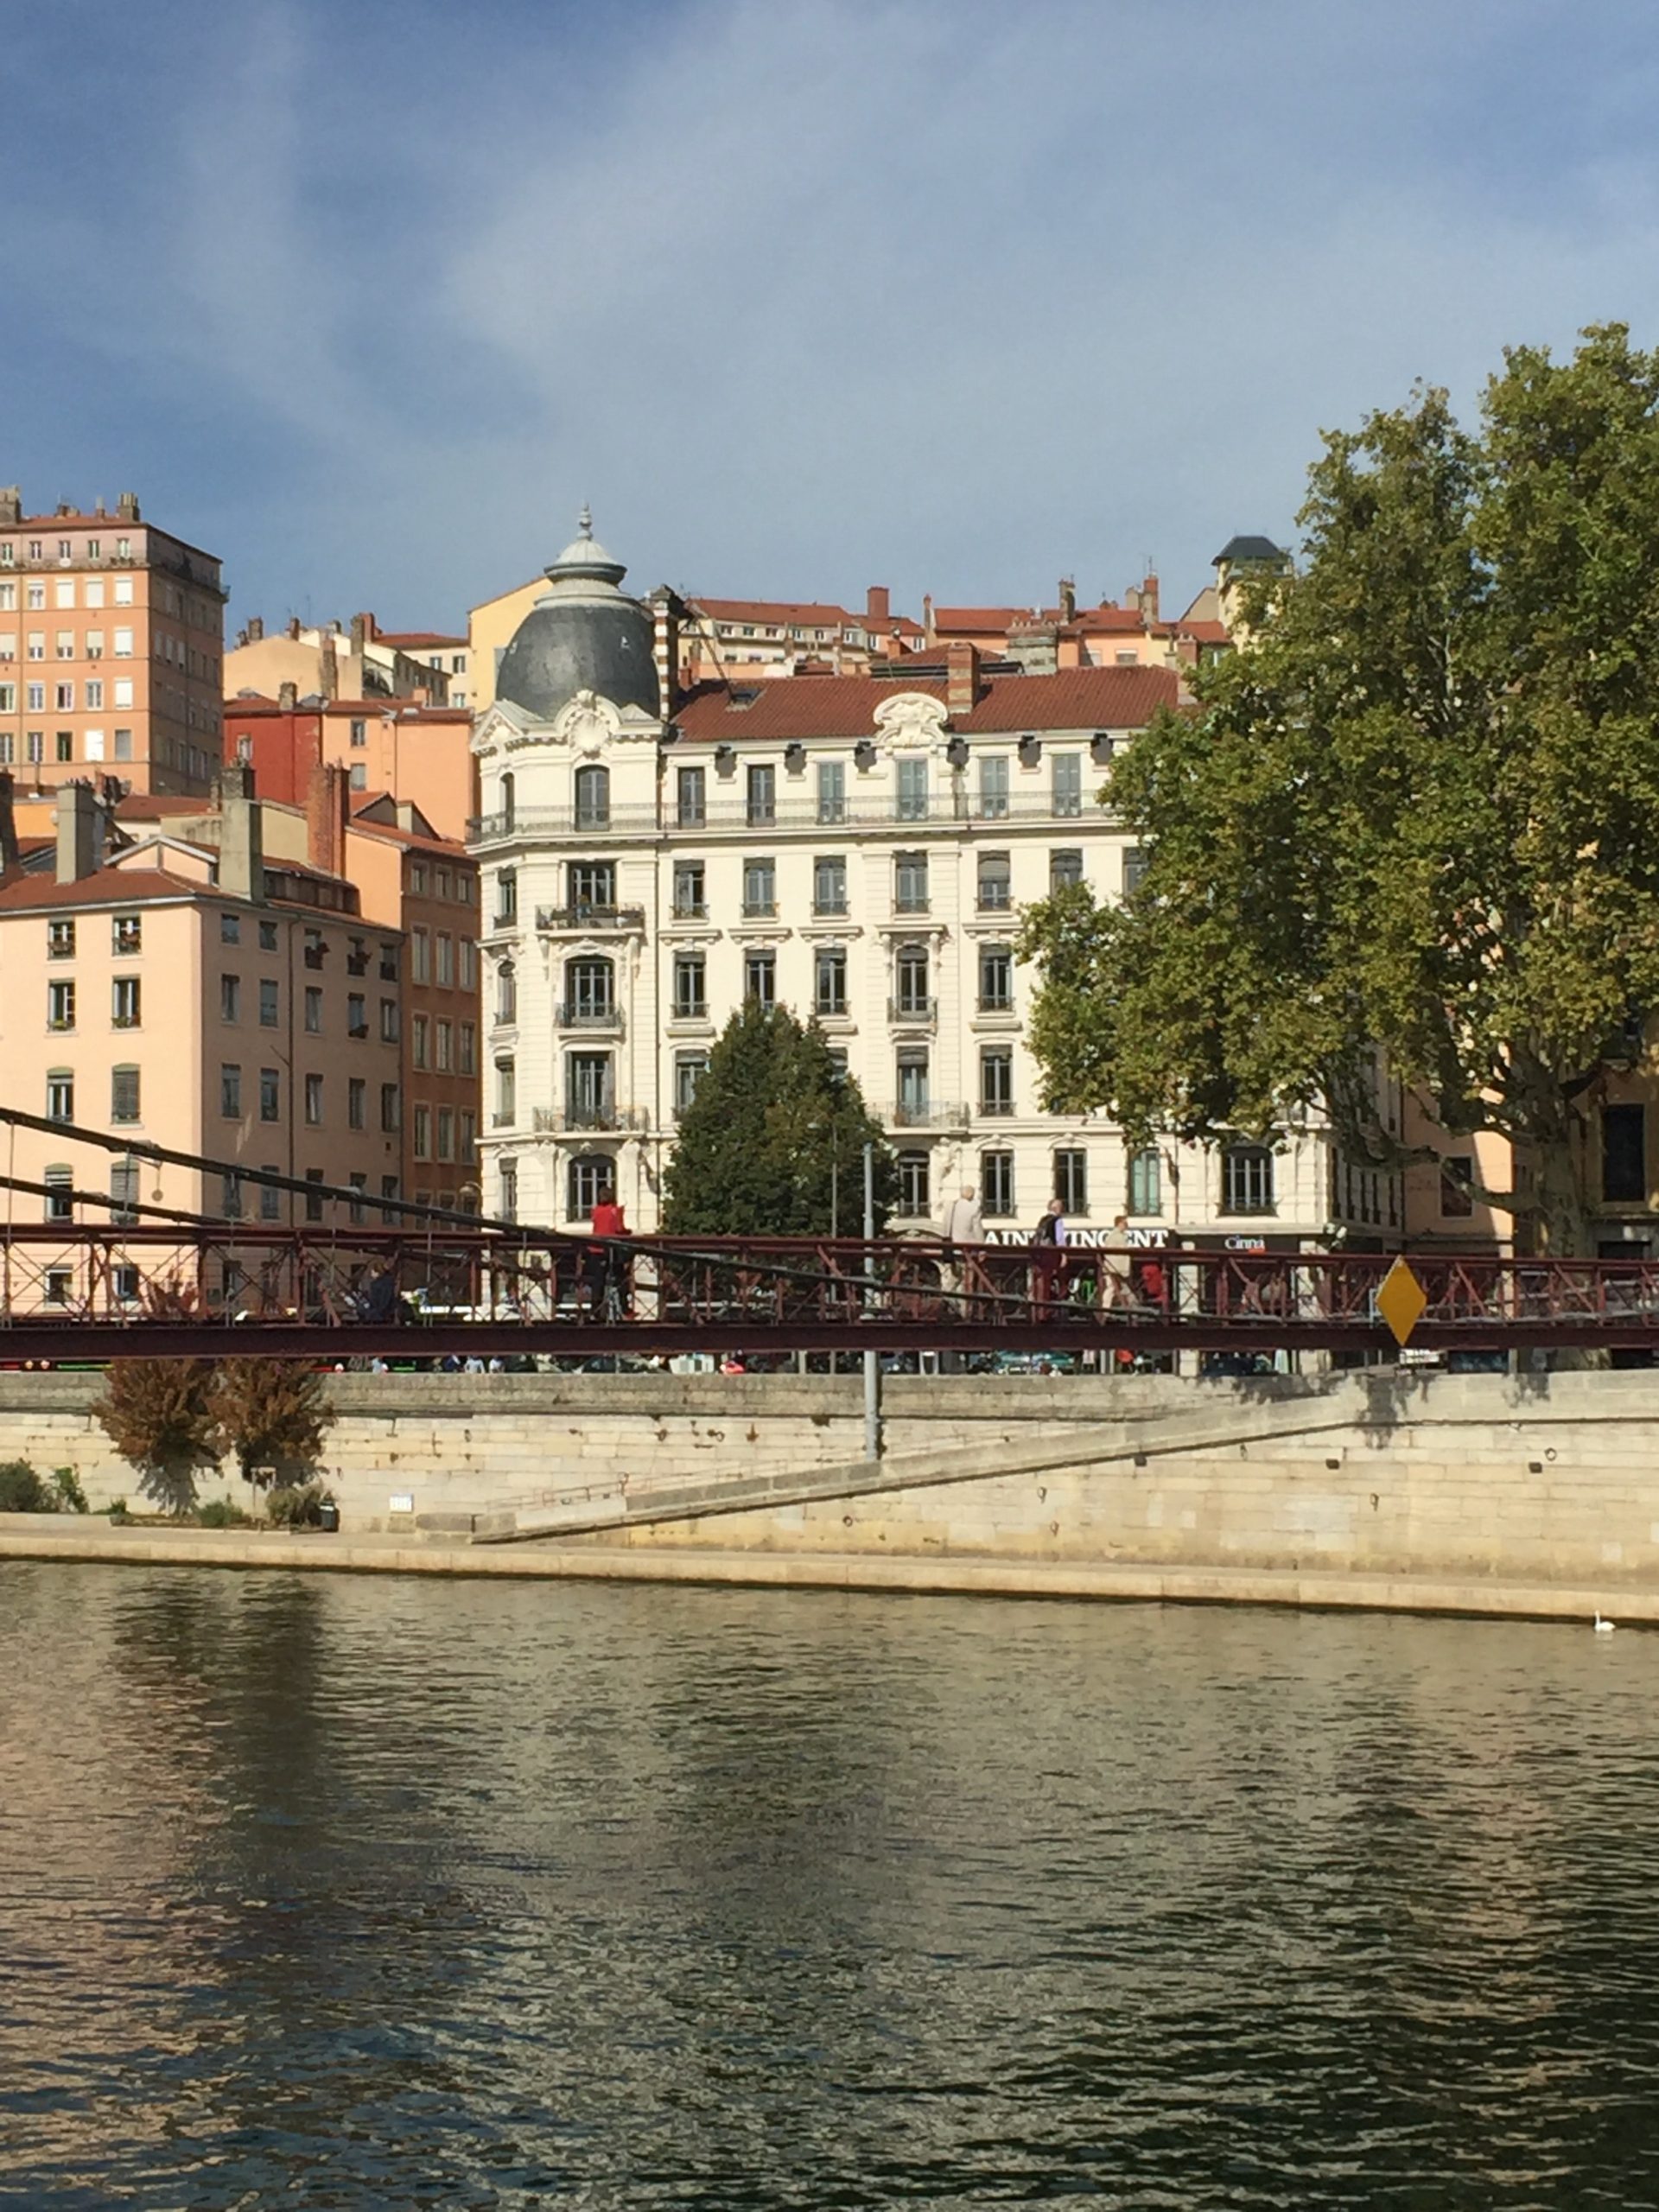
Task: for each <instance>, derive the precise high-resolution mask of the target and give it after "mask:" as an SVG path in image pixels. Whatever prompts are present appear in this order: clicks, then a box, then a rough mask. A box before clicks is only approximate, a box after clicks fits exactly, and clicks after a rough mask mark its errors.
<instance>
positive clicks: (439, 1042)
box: [432, 1021, 454, 1075]
mask: <svg viewBox="0 0 1659 2212" xmlns="http://www.w3.org/2000/svg"><path fill="white" fill-rule="evenodd" d="M453 1036H454V1024H453V1023H452V1022H448V1021H440V1022H435V1024H434V1025H433V1041H434V1044H435V1047H436V1049H435V1051H434V1052H433V1055H432V1065H433V1066H434V1067H435V1069H436V1070H437V1071H438V1073H439V1074H440V1075H448V1072H449V1066H450V1058H451V1054H450V1049H449V1040H450V1039H451V1038H452V1037H453Z"/></svg>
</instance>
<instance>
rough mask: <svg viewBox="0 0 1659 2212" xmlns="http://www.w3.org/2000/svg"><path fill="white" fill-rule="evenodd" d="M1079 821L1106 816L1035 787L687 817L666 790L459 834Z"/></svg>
mask: <svg viewBox="0 0 1659 2212" xmlns="http://www.w3.org/2000/svg"><path fill="white" fill-rule="evenodd" d="M1080 818H1092V819H1094V820H1096V821H1097V822H1098V823H1101V824H1102V825H1103V826H1105V825H1108V824H1109V823H1110V822H1111V819H1112V817H1110V816H1109V814H1107V812H1106V811H1105V810H1104V809H1103V808H1102V807H1100V806H1097V805H1096V804H1095V802H1094V800H1093V799H1092V798H1085V799H1084V802H1083V804H1081V806H1078V805H1077V804H1073V803H1072V802H1071V800H1069V799H1062V800H1061V801H1059V802H1058V803H1057V802H1056V801H1055V799H1054V798H1052V795H1051V794H1049V793H1046V792H1036V791H1033V792H1023V791H1022V792H1018V793H1015V794H1014V795H1012V796H1011V797H1009V798H1007V799H1002V798H989V799H988V798H985V797H984V796H983V795H982V794H981V793H978V792H969V791H963V792H961V793H960V794H958V793H956V792H952V791H936V792H933V793H931V795H930V796H929V798H927V799H926V800H925V801H909V800H907V801H906V802H905V804H904V805H903V807H902V808H901V807H900V806H899V804H898V803H897V802H896V801H895V800H894V798H893V793H892V791H891V789H888V790H887V791H881V790H879V789H878V790H872V791H869V792H868V793H865V792H855V793H851V794H849V797H848V799H847V801H846V804H844V805H829V806H820V805H819V804H817V802H816V801H815V800H813V799H810V798H803V799H800V800H798V801H790V800H788V799H780V800H779V803H778V804H777V805H776V806H775V807H774V808H772V810H771V811H770V812H769V813H766V814H761V813H753V812H751V810H750V809H749V808H748V806H747V804H745V803H744V800H743V799H742V798H741V796H728V795H726V794H723V793H715V795H714V796H713V797H711V798H710V799H709V804H708V805H707V806H706V807H704V808H702V810H700V811H698V812H696V813H693V814H690V815H688V814H686V813H684V812H683V811H682V810H681V809H680V808H679V807H678V806H677V804H675V801H674V798H673V797H672V795H670V796H669V797H668V798H665V799H664V801H663V802H662V803H661V804H657V805H652V804H646V805H641V806H613V808H612V809H611V811H610V818H609V820H608V821H607V823H604V824H602V825H601V824H595V823H590V822H589V821H588V819H587V818H586V817H584V816H581V815H579V814H578V813H577V811H576V810H575V808H574V807H560V806H540V807H524V806H521V807H518V808H517V809H516V810H514V812H513V813H512V814H511V815H507V814H499V813H498V814H480V815H474V817H473V818H472V819H471V820H470V821H469V822H468V823H467V840H468V842H469V843H472V844H474V845H487V844H491V843H498V842H501V841H502V840H504V839H506V838H509V837H512V838H527V839H532V840H533V839H536V838H541V837H561V836H570V837H577V836H580V837H601V838H612V837H637V836H641V835H652V836H654V835H657V834H658V833H660V832H661V831H664V830H672V831H679V832H683V833H684V834H685V835H687V836H711V835H715V834H719V833H721V832H731V833H734V834H735V833H737V832H740V831H741V833H742V834H743V835H744V836H753V835H754V834H755V832H756V830H758V829H765V830H767V831H772V830H790V829H799V830H808V829H810V830H812V831H815V832H817V833H819V834H822V832H823V830H825V829H894V830H903V829H917V828H918V827H925V826H926V825H927V824H928V823H939V824H944V823H951V824H956V825H960V824H962V823H996V824H999V825H1001V824H1003V823H1020V822H1026V823H1034V822H1068V821H1077V820H1078V819H1080Z"/></svg>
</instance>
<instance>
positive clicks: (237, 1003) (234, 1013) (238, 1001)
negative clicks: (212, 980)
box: [219, 976, 242, 1021]
mask: <svg viewBox="0 0 1659 2212" xmlns="http://www.w3.org/2000/svg"><path fill="white" fill-rule="evenodd" d="M241 1019H242V978H241V977H240V976H220V977H219V1020H221V1021H240V1020H241Z"/></svg>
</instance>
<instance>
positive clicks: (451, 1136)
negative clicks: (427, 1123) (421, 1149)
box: [437, 1106, 455, 1160]
mask: <svg viewBox="0 0 1659 2212" xmlns="http://www.w3.org/2000/svg"><path fill="white" fill-rule="evenodd" d="M437 1130H438V1145H437V1151H438V1158H439V1159H440V1160H454V1156H455V1109H454V1107H453V1106H440V1107H439V1109H438V1116H437Z"/></svg>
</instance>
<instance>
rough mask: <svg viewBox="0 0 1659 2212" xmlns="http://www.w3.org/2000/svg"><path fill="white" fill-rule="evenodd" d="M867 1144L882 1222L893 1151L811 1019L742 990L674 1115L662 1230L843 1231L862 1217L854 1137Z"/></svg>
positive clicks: (849, 1231) (892, 1192) (860, 1160)
mask: <svg viewBox="0 0 1659 2212" xmlns="http://www.w3.org/2000/svg"><path fill="white" fill-rule="evenodd" d="M867 1142H868V1143H870V1144H872V1145H874V1147H875V1215H876V1226H877V1228H878V1229H880V1227H881V1226H882V1225H883V1224H884V1223H885V1222H886V1220H887V1215H888V1214H889V1213H890V1212H891V1211H892V1209H893V1199H894V1198H895V1196H896V1192H897V1179H896V1171H895V1168H894V1165H893V1154H892V1152H891V1151H890V1150H889V1148H888V1147H887V1141H886V1140H885V1138H884V1137H883V1136H882V1134H881V1128H880V1123H879V1122H876V1121H874V1119H873V1118H872V1116H871V1115H870V1113H869V1111H868V1109H867V1108H866V1106H865V1103H864V1098H863V1094H862V1093H861V1090H859V1087H858V1085H857V1084H856V1083H855V1081H854V1080H853V1079H852V1077H849V1076H847V1075H845V1074H843V1073H842V1071H841V1070H840V1068H839V1067H838V1066H837V1065H836V1062H835V1061H834V1060H832V1059H831V1058H830V1057H829V1046H828V1045H826V1043H825V1042H824V1039H823V1031H822V1030H821V1029H820V1028H819V1027H818V1026H817V1023H816V1022H813V1023H811V1024H810V1025H808V1026H803V1025H802V1024H801V1023H800V1022H799V1021H798V1020H796V1018H795V1016H794V1015H793V1014H791V1012H790V1011H789V1009H788V1007H763V1006H760V1005H759V1004H758V1003H757V1002H756V1001H754V1000H753V999H751V1000H750V1001H748V1002H747V1004H746V1005H745V1006H744V1007H742V1008H741V1011H740V1012H738V1013H736V1014H734V1015H733V1016H732V1018H731V1020H729V1021H728V1023H727V1025H726V1027H725V1028H724V1030H723V1031H722V1032H721V1035H720V1037H719V1039H717V1040H716V1042H715V1047H714V1050H713V1052H711V1053H710V1055H709V1071H708V1073H707V1074H706V1075H705V1076H704V1077H703V1078H702V1081H701V1083H700V1084H698V1085H697V1095H696V1098H695V1099H694V1100H693V1101H692V1103H691V1104H690V1107H688V1109H686V1112H685V1115H684V1117H683V1120H682V1122H681V1123H680V1134H679V1141H678V1142H677V1145H676V1146H675V1148H674V1156H673V1158H672V1160H671V1162H670V1163H669V1168H668V1173H667V1178H666V1184H665V1192H664V1207H663V1227H664V1230H667V1231H668V1233H669V1234H670V1235H671V1236H743V1235H750V1236H822V1235H825V1234H827V1233H828V1231H829V1229H830V1227H831V1225H832V1212H834V1213H836V1214H838V1216H839V1227H840V1230H841V1233H842V1236H855V1235H856V1234H857V1233H858V1231H859V1230H860V1229H861V1227H862V1225H863V1211H864V1147H865V1144H866V1143H867Z"/></svg>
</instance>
